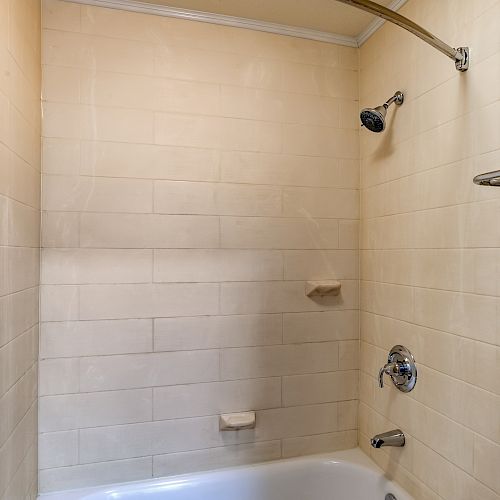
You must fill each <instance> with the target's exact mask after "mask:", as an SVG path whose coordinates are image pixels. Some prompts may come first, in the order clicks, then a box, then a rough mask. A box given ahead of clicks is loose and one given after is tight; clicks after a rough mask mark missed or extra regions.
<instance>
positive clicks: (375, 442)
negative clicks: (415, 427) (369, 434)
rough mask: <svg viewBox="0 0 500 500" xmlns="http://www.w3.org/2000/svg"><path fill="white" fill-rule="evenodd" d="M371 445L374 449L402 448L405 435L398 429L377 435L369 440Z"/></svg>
mask: <svg viewBox="0 0 500 500" xmlns="http://www.w3.org/2000/svg"><path fill="white" fill-rule="evenodd" d="M371 445H372V446H373V447H374V448H382V446H404V445H405V435H404V434H403V431H402V430H400V429H394V430H392V431H388V432H384V433H383V434H377V435H376V436H373V438H372V439H371Z"/></svg>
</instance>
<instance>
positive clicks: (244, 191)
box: [40, 0, 359, 491]
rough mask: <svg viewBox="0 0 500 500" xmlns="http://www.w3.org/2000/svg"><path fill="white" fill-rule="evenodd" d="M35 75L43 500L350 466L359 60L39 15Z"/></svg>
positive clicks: (285, 40) (323, 50)
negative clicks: (232, 416) (228, 424)
mask: <svg viewBox="0 0 500 500" xmlns="http://www.w3.org/2000/svg"><path fill="white" fill-rule="evenodd" d="M43 65H44V66H43V71H44V85H43V111H44V126H43V145H44V148H43V165H44V172H43V254H42V312H41V314H42V316H41V317H42V331H41V339H40V340H41V342H40V357H41V361H40V376H41V387H40V490H41V491H50V490H60V489H67V488H74V487H79V486H88V485H93V484H100V483H110V482H117V481H127V480H133V479H143V478H148V477H151V476H152V475H154V476H162V475H166V474H172V473H178V472H185V471H190V470H202V469H207V468H214V467H219V466H224V465H234V464H238V463H248V462H255V461H264V460H269V459H275V458H279V457H282V456H283V457H291V456H296V455H301V454H307V453H313V452H319V451H326V450H331V449H338V448H351V447H353V446H356V443H357V406H358V403H357V397H358V389H357V388H358V385H357V384H358V370H357V368H358V365H357V353H358V344H359V341H358V308H359V302H358V217H359V198H358V182H359V180H358V179H359V161H358V155H359V144H358V140H359V134H358V119H357V115H358V102H357V99H358V90H357V89H358V52H357V49H354V48H348V47H339V46H335V45H330V44H324V43H319V42H313V41H307V40H300V39H294V38H290V37H283V36H277V35H271V34H266V33H261V32H254V31H248V30H240V29H236V28H228V27H222V26H214V25H210V24H203V23H193V22H190V21H183V20H178V19H172V18H164V17H159V16H152V15H144V14H135V13H130V12H123V11H119V10H110V9H103V8H99V7H91V6H85V5H78V4H72V3H67V2H60V1H53V0H51V1H45V2H44V55H43ZM325 279H335V280H340V281H341V284H342V292H341V295H340V296H339V297H326V298H308V297H306V296H305V290H304V284H305V281H306V280H325ZM61 374H64V376H61ZM241 410H256V411H257V427H256V429H255V430H245V431H240V432H238V433H234V432H233V433H220V432H219V414H220V413H227V412H232V411H241Z"/></svg>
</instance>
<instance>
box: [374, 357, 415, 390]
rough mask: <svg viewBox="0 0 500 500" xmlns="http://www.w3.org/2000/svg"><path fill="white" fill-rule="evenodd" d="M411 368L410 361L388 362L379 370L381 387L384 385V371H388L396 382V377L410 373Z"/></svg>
mask: <svg viewBox="0 0 500 500" xmlns="http://www.w3.org/2000/svg"><path fill="white" fill-rule="evenodd" d="M410 371H411V368H410V364H409V363H397V362H396V363H387V364H385V365H384V366H383V367H382V368H380V371H379V372H378V385H379V387H380V388H382V387H384V373H387V375H389V376H390V377H391V378H392V379H393V382H394V377H396V376H401V375H406V374H408V373H410ZM394 383H396V382H394Z"/></svg>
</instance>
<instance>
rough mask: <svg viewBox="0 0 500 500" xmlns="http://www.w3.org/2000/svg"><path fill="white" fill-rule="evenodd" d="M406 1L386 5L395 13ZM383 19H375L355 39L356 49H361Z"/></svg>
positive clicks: (396, 1) (396, 0)
mask: <svg viewBox="0 0 500 500" xmlns="http://www.w3.org/2000/svg"><path fill="white" fill-rule="evenodd" d="M407 1H408V0H394V1H393V2H391V3H390V4H389V5H388V8H389V9H391V10H393V11H397V10H399V9H400V8H401V7H402V6H403V5H404V4H405V3H406V2H407ZM385 22H386V21H385V19H382V18H381V17H377V18H375V19H374V20H373V21H372V22H371V23H370V24H369V25H368V26H367V27H366V28H365V29H364V30H363V31H362V32H361V33H360V34H359V35H358V36H357V37H356V43H357V45H358V47H361V45H363V44H364V43H365V42H366V41H367V40H368V39H369V38H370V37H371V36H372V35H373V34H374V33H375V32H376V31H377V30H378V29H379V28H380V27H381V26H382V25H383V24H384V23H385Z"/></svg>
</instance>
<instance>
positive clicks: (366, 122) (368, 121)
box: [359, 91, 404, 132]
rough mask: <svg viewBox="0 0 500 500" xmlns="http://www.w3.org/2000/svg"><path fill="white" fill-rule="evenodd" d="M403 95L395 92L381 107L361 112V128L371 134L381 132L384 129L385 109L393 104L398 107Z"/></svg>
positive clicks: (401, 102)
mask: <svg viewBox="0 0 500 500" xmlns="http://www.w3.org/2000/svg"><path fill="white" fill-rule="evenodd" d="M403 101H404V94H403V93H402V92H400V91H397V92H396V93H395V94H394V95H393V96H392V97H391V98H390V99H389V100H388V101H387V102H385V103H384V104H382V106H377V107H376V108H365V109H363V110H362V111H361V113H360V115H359V117H360V118H361V123H362V126H365V127H366V128H367V129H368V130H371V131H372V132H382V131H383V130H384V129H385V116H386V114H387V109H388V108H389V106H390V105H391V104H392V103H393V102H394V103H396V104H397V105H398V106H400V105H401V104H403Z"/></svg>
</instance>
